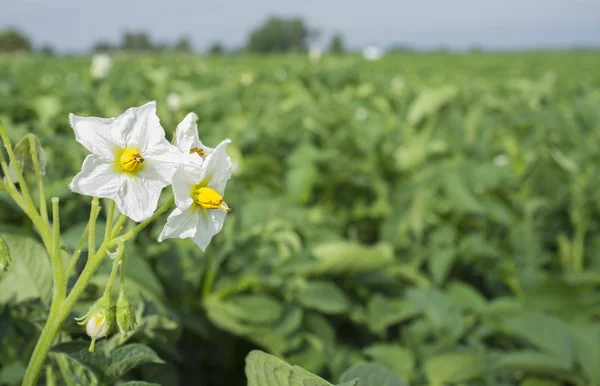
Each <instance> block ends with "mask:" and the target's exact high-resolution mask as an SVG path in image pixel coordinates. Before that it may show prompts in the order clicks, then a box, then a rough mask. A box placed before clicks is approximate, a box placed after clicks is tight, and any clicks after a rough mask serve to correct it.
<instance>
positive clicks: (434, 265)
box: [428, 248, 456, 284]
mask: <svg viewBox="0 0 600 386" xmlns="http://www.w3.org/2000/svg"><path fill="white" fill-rule="evenodd" d="M455 258H456V251H455V250H454V248H446V249H441V250H435V251H433V252H432V253H431V255H430V256H429V259H428V267H429V272H430V273H431V276H432V277H433V281H434V282H435V283H437V284H442V283H444V281H445V280H446V276H447V275H448V272H449V271H450V269H451V268H452V263H453V262H454V259H455Z"/></svg>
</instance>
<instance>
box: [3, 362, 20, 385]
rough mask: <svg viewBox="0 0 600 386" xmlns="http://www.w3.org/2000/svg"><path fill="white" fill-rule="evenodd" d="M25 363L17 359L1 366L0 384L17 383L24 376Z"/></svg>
mask: <svg viewBox="0 0 600 386" xmlns="http://www.w3.org/2000/svg"><path fill="white" fill-rule="evenodd" d="M25 369H26V367H25V364H24V363H22V362H20V361H17V362H13V363H10V364H7V365H4V366H2V369H0V385H18V384H20V383H21V381H22V380H23V377H24V376H25Z"/></svg>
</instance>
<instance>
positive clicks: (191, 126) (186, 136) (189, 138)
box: [175, 113, 200, 154]
mask: <svg viewBox="0 0 600 386" xmlns="http://www.w3.org/2000/svg"><path fill="white" fill-rule="evenodd" d="M196 121H198V116H197V115H196V114H195V113H189V114H188V115H186V116H185V118H183V121H181V122H180V123H179V124H178V125H177V129H176V130H175V146H177V148H178V149H179V150H180V151H182V152H183V153H186V154H187V153H189V152H190V149H191V148H192V147H194V145H195V144H196V143H197V142H200V140H199V138H198V125H197V124H196Z"/></svg>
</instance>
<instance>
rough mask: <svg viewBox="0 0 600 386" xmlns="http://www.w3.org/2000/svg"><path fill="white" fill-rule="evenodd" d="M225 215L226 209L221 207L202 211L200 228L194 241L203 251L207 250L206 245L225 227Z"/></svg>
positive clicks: (199, 222)
mask: <svg viewBox="0 0 600 386" xmlns="http://www.w3.org/2000/svg"><path fill="white" fill-rule="evenodd" d="M225 215H226V213H225V211H223V210H220V209H205V210H201V211H200V216H199V221H198V228H197V230H196V234H195V235H194V243H196V245H198V246H199V247H200V249H202V251H205V250H206V247H207V246H208V244H209V243H210V240H211V239H212V238H213V236H214V235H216V234H217V233H219V232H220V231H221V229H223V222H224V221H225Z"/></svg>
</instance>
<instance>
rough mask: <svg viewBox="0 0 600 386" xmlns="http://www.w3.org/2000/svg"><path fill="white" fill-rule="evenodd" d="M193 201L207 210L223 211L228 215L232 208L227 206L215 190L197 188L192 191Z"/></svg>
mask: <svg viewBox="0 0 600 386" xmlns="http://www.w3.org/2000/svg"><path fill="white" fill-rule="evenodd" d="M192 199H193V200H194V202H195V203H196V204H198V205H200V206H201V207H203V208H206V209H223V210H224V211H226V212H227V213H229V212H231V208H230V207H229V206H227V204H226V203H225V200H223V196H221V195H220V194H219V193H217V191H216V190H214V189H213V188H208V187H206V186H204V187H196V188H195V189H193V191H192Z"/></svg>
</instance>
